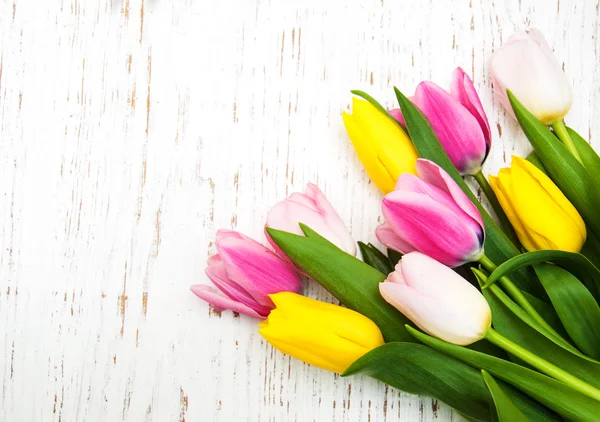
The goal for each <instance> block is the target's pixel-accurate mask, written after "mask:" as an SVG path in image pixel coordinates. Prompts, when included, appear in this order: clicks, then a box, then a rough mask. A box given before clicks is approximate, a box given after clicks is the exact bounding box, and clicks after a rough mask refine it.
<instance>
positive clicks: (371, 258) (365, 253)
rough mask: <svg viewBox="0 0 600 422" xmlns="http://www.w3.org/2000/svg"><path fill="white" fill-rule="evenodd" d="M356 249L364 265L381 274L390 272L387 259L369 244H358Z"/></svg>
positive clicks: (390, 267)
mask: <svg viewBox="0 0 600 422" xmlns="http://www.w3.org/2000/svg"><path fill="white" fill-rule="evenodd" d="M358 248H359V249H360V254H361V255H362V258H363V261H364V263H365V264H368V265H370V266H371V267H373V268H375V269H376V270H377V271H379V272H380V273H382V274H389V273H391V272H392V266H391V265H390V261H389V260H388V257H387V256H385V255H384V254H383V253H381V251H380V250H379V249H377V248H376V247H375V246H373V245H371V244H370V243H369V244H368V245H367V244H365V243H363V242H358Z"/></svg>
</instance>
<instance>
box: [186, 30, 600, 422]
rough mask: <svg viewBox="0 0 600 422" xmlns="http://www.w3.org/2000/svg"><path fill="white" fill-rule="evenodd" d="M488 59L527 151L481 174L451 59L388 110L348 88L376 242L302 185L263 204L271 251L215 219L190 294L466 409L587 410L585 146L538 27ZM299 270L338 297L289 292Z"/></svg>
mask: <svg viewBox="0 0 600 422" xmlns="http://www.w3.org/2000/svg"><path fill="white" fill-rule="evenodd" d="M490 73H491V74H492V78H493V86H494V89H495V91H496V93H497V95H498V96H499V98H500V100H501V102H502V104H503V105H504V106H505V107H506V109H507V110H508V112H509V113H511V114H512V115H514V117H515V118H516V119H517V121H518V122H519V125H520V126H521V128H522V129H523V131H524V132H525V134H526V136H527V138H528V139H529V141H530V143H531V145H532V146H533V149H534V152H532V153H531V154H530V155H529V156H528V157H525V158H520V157H513V158H512V165H511V167H510V168H506V169H502V170H501V171H500V172H499V174H498V175H497V176H489V178H486V177H485V176H484V175H483V173H482V166H483V164H484V162H485V159H486V157H487V156H488V154H489V152H490V149H491V134H490V127H489V124H488V120H487V117H486V114H485V112H484V110H483V107H482V105H481V102H480V101H479V97H478V95H477V92H476V91H475V88H474V86H473V83H472V81H471V79H470V78H469V76H468V75H466V74H465V72H463V71H462V69H460V68H458V69H456V70H455V71H454V73H453V75H452V83H451V86H450V89H449V91H446V90H444V89H442V88H440V87H439V86H437V85H436V84H434V83H432V82H422V83H421V84H420V85H419V86H418V87H417V89H416V92H415V94H414V96H413V97H411V98H407V97H406V96H405V95H403V94H402V92H400V91H399V90H398V89H395V94H396V96H397V99H398V103H399V108H398V109H395V110H386V109H385V108H384V107H382V106H381V105H380V104H379V103H378V102H377V101H376V100H375V99H373V98H372V97H371V96H369V95H368V94H366V93H364V92H361V91H353V93H354V94H355V95H356V97H355V98H354V99H353V106H352V112H351V114H350V113H343V121H344V124H345V127H346V129H347V131H348V134H349V136H350V139H351V141H352V144H353V145H354V148H355V149H356V152H357V154H358V157H359V159H360V161H361V162H362V163H363V165H364V167H365V169H366V171H367V173H368V175H369V177H370V178H371V180H372V181H373V182H374V183H375V184H376V185H377V186H378V187H379V189H380V190H381V191H382V193H383V194H384V195H385V196H384V197H383V201H382V205H381V208H382V213H383V216H384V218H385V223H384V224H382V225H380V226H379V227H378V228H377V232H376V236H377V238H378V239H379V241H380V242H381V243H382V244H383V245H384V246H385V247H386V249H387V250H386V252H387V253H383V252H382V251H381V250H380V248H377V247H375V246H373V245H371V244H364V243H361V242H358V249H359V250H360V253H361V255H362V260H361V259H358V258H356V257H355V255H356V254H357V247H356V244H355V242H354V240H353V239H352V238H351V236H350V234H349V233H348V231H347V229H346V228H345V225H344V223H343V221H342V220H341V219H340V217H339V215H338V214H337V213H336V211H335V210H334V208H333V207H332V205H331V204H330V203H329V202H328V200H327V199H326V198H325V196H324V195H323V193H322V192H321V191H320V190H319V188H318V187H317V186H315V185H312V184H309V185H308V186H307V188H306V191H305V192H304V193H293V194H292V195H290V196H289V197H288V198H287V199H286V200H284V201H283V202H280V203H278V204H277V205H275V206H274V207H273V208H272V209H271V210H270V211H269V213H268V215H267V218H266V227H265V235H266V238H267V240H268V242H269V243H270V245H271V246H272V249H268V248H266V247H265V246H263V245H262V244H260V243H258V242H256V241H254V240H252V239H249V238H247V237H245V236H244V235H242V234H239V233H237V232H234V231H224V230H222V231H219V232H218V233H217V239H216V249H217V254H216V255H214V256H213V257H211V258H210V259H209V264H208V268H207V269H206V273H207V275H208V277H209V278H210V279H211V281H212V282H213V284H214V285H215V286H216V287H217V289H218V290H216V289H214V288H213V287H209V286H205V285H195V286H192V291H193V292H194V293H195V294H196V295H197V296H199V297H200V298H202V299H204V300H206V301H208V302H210V303H211V304H212V306H214V307H215V308H217V309H231V310H233V311H235V312H239V313H242V314H245V315H248V316H250V317H253V318H257V319H260V320H261V322H260V323H259V324H258V325H259V327H260V328H259V332H260V334H261V335H262V336H263V337H264V338H265V339H266V340H267V341H268V342H269V343H271V344H272V345H273V346H274V347H275V348H277V349H279V350H280V351H281V352H283V353H286V354H289V355H291V356H293V357H295V358H298V359H301V360H303V361H305V362H307V363H309V364H312V365H315V366H318V367H321V368H324V369H326V370H329V371H334V372H337V373H341V374H342V375H343V376H349V375H354V374H364V375H368V376H371V377H373V378H375V379H378V380H380V381H382V382H384V383H387V384H389V385H391V386H393V387H396V388H398V389H401V390H404V391H407V392H410V393H415V394H423V395H428V396H432V397H435V398H437V399H439V400H441V401H443V402H445V403H447V404H448V405H450V406H452V407H453V408H455V409H456V410H457V411H458V412H460V413H461V414H462V415H464V416H465V418H467V419H468V420H474V421H498V420H499V421H502V422H519V421H527V420H531V421H546V420H573V421H596V420H598V419H599V418H600V416H599V415H600V307H599V299H600V271H599V269H598V268H599V267H600V243H599V241H598V239H599V237H600V214H599V212H598V211H599V210H600V190H598V187H597V186H596V185H595V183H597V177H598V174H600V157H599V156H598V154H597V153H596V152H595V151H594V150H593V149H592V148H591V147H590V145H589V143H588V142H587V141H586V140H585V139H584V138H583V137H581V136H580V135H579V134H578V133H577V132H576V131H575V130H573V129H571V128H569V127H566V126H565V124H564V122H563V118H564V117H565V115H566V114H567V112H568V111H569V109H570V107H571V102H572V92H571V88H570V86H569V83H568V80H567V78H566V76H565V74H564V73H563V70H562V69H561V67H560V65H559V64H558V62H557V61H556V60H555V58H554V57H553V54H552V52H551V50H550V48H549V46H548V45H547V43H546V42H545V40H544V39H543V37H542V36H541V34H540V33H539V31H537V30H534V29H532V30H530V31H528V32H523V33H518V34H515V35H514V36H513V37H511V38H510V39H509V41H508V42H507V43H506V44H505V45H503V46H502V47H501V48H500V49H498V50H497V51H496V52H495V53H494V55H493V56H492V58H491V60H490ZM466 177H474V178H475V180H476V181H477V183H478V184H479V185H480V187H481V190H482V192H483V193H484V194H485V196H486V197H487V200H488V201H489V204H490V205H491V209H490V212H491V214H490V213H488V211H487V210H486V209H484V207H482V205H481V204H480V203H479V202H478V201H477V198H476V196H475V195H474V194H473V193H472V192H471V190H470V189H469V187H468V186H467V184H466V183H465V181H464V179H463V178H466ZM594 180H596V182H594ZM300 275H304V276H308V278H310V279H312V280H314V281H315V282H317V283H320V284H321V285H322V286H324V287H325V288H326V289H327V290H328V291H330V292H331V293H332V294H333V295H334V296H335V297H336V298H337V299H338V300H339V301H340V302H341V304H342V305H343V306H337V305H333V304H329V303H323V302H319V301H316V300H313V299H310V298H307V297H304V296H302V295H301V294H300V292H301V290H302V279H301V277H300Z"/></svg>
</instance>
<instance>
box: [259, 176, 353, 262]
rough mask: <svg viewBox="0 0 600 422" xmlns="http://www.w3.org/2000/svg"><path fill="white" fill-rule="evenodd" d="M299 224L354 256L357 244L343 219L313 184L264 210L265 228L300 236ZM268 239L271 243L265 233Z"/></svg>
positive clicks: (270, 241) (301, 234) (301, 233)
mask: <svg viewBox="0 0 600 422" xmlns="http://www.w3.org/2000/svg"><path fill="white" fill-rule="evenodd" d="M299 223H302V224H305V225H306V226H308V227H310V228H311V229H313V230H314V231H316V232H317V233H319V234H320V235H321V236H323V237H324V238H325V239H327V240H329V241H330V242H331V243H333V244H334V245H336V246H337V247H339V248H340V249H342V250H344V251H346V252H348V253H349V254H351V255H356V245H355V244H354V240H353V239H352V236H351V235H350V233H349V232H348V230H347V229H346V226H345V225H344V222H343V221H342V219H341V218H340V216H339V215H338V213H337V212H336V211H335V209H334V208H333V207H332V206H331V204H330V203H329V201H328V200H327V198H326V197H325V195H323V192H321V190H320V189H319V188H318V187H317V186H316V185H314V184H312V183H309V184H308V185H307V187H306V191H305V193H304V194H300V193H293V194H292V195H290V196H289V197H288V198H287V199H285V200H284V201H281V202H279V203H277V204H276V205H275V206H273V207H272V208H271V209H270V210H269V212H268V213H267V226H268V227H271V228H274V229H277V230H283V231H286V232H289V233H294V234H297V235H300V236H303V235H304V233H303V232H302V229H301V228H300V225H299ZM267 239H268V240H269V243H271V244H273V243H274V242H272V240H271V239H270V237H269V236H268V233H267Z"/></svg>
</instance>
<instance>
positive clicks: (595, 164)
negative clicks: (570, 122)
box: [567, 127, 600, 178]
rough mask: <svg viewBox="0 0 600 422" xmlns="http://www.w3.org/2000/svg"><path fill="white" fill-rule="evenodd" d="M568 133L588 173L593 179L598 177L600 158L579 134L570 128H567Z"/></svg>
mask: <svg viewBox="0 0 600 422" xmlns="http://www.w3.org/2000/svg"><path fill="white" fill-rule="evenodd" d="M567 132H568V133H569V136H570V137H571V139H572V140H573V144H574V145H575V149H576V150H577V152H578V153H579V156H580V157H581V163H582V164H583V167H585V169H586V170H587V171H588V173H589V174H590V176H591V177H592V178H596V177H598V175H599V174H600V156H598V153H596V151H594V148H592V146H591V145H590V144H589V143H588V142H587V141H586V140H585V139H584V138H583V137H582V136H581V135H580V134H578V133H577V132H575V131H574V130H573V129H571V128H570V127H567Z"/></svg>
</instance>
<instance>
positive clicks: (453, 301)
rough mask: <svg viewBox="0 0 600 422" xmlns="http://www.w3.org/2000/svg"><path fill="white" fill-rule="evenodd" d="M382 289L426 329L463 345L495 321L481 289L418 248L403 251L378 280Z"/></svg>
mask: <svg viewBox="0 0 600 422" xmlns="http://www.w3.org/2000/svg"><path fill="white" fill-rule="evenodd" d="M379 291H380V293H381V296H383V298H384V299H385V300H386V302H388V303H389V304H390V305H392V306H394V307H395V308H396V309H398V310H399V311H400V312H402V313H403V314H404V315H405V316H406V317H407V318H408V319H410V320H411V321H412V322H414V323H415V324H416V325H417V326H418V327H419V328H421V329H422V330H423V331H425V332H427V333H429V334H431V335H432V336H435V337H438V338H440V339H442V340H445V341H447V342H450V343H453V344H457V345H460V346H466V345H469V344H472V343H475V342H476V341H478V340H481V339H482V338H484V337H485V336H486V334H487V333H488V331H489V329H490V326H491V323H492V313H491V311H490V307H489V305H488V303H487V302H486V300H485V298H484V297H483V295H482V294H481V293H480V292H479V290H477V289H476V288H475V287H474V286H473V285H471V284H470V283H469V282H468V281H467V280H465V279H464V278H462V277H461V276H460V275H458V274H457V273H455V272H454V271H452V269H450V268H448V267H446V266H445V265H443V264H441V263H440V262H438V261H436V260H435V259H432V258H430V257H428V256H427V255H424V254H422V253H419V252H411V253H408V254H406V255H404V256H403V257H402V259H401V260H400V262H398V264H397V265H396V269H395V271H394V272H393V273H391V274H390V275H389V276H388V278H387V279H386V280H385V281H384V282H383V283H381V284H379Z"/></svg>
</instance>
